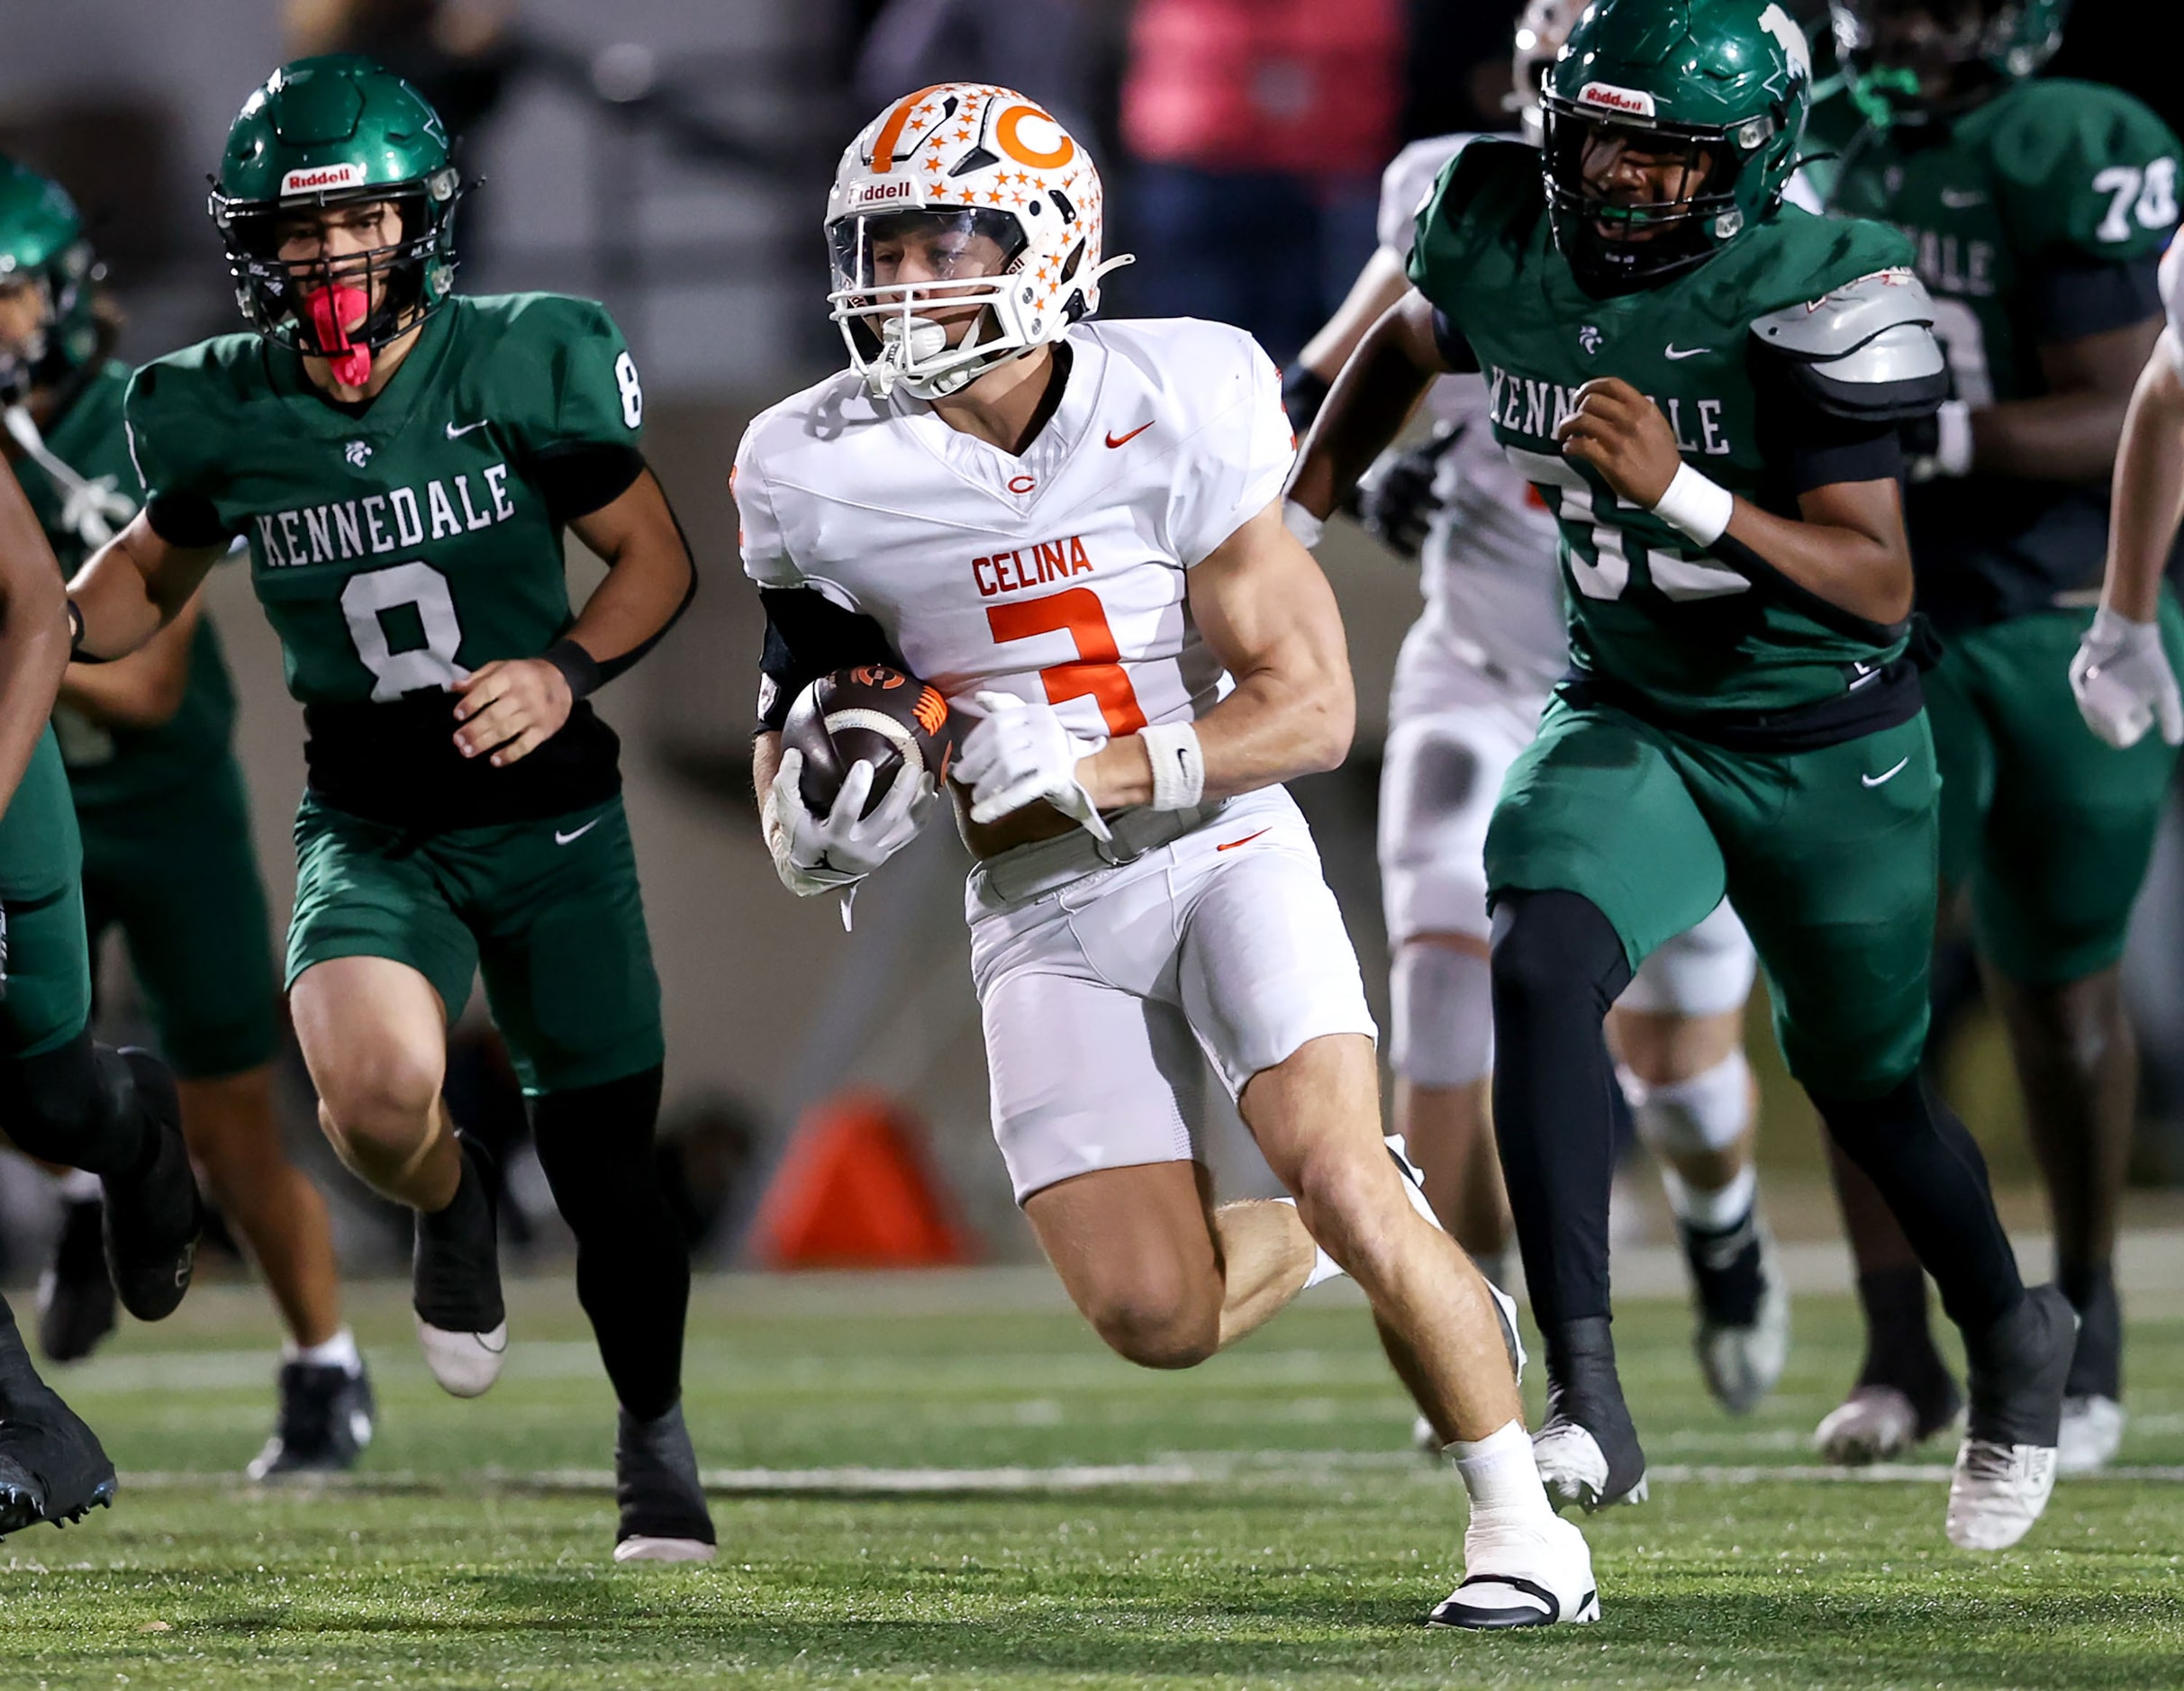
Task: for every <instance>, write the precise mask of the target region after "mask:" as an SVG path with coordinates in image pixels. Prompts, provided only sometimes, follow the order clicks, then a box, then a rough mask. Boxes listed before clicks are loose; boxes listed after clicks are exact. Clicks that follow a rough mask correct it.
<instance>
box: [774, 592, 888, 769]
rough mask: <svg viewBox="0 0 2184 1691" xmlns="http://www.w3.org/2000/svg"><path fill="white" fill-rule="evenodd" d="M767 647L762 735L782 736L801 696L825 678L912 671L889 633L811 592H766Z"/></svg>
mask: <svg viewBox="0 0 2184 1691" xmlns="http://www.w3.org/2000/svg"><path fill="white" fill-rule="evenodd" d="M758 602H759V603H760V604H762V605H764V606H765V607H766V646H765V648H764V649H763V650H762V651H761V652H760V653H759V656H758V674H759V677H760V679H759V683H758V730H759V732H760V733H766V732H767V731H769V730H771V731H773V732H776V733H778V732H779V731H780V728H781V725H782V724H783V723H784V722H786V721H787V720H788V719H789V707H790V706H791V705H792V704H793V703H795V702H796V695H797V694H798V693H800V692H802V691H803V690H804V689H805V688H806V687H809V686H810V685H811V683H813V682H815V681H817V680H818V679H819V678H820V676H821V675H831V674H833V673H834V672H835V671H836V670H838V669H851V668H854V667H856V665H859V664H885V665H889V666H890V667H892V668H894V669H900V670H902V671H904V672H905V673H907V672H908V670H909V665H906V664H904V663H903V661H902V658H901V657H900V656H897V654H896V652H895V649H894V647H893V646H891V645H889V644H888V639H887V632H886V630H885V629H884V628H881V627H880V625H879V624H878V623H877V622H875V621H874V620H873V619H871V618H870V617H868V616H865V614H864V613H863V612H861V611H856V610H843V609H842V608H841V606H839V605H838V604H836V603H835V602H834V601H832V600H830V599H829V598H828V597H827V596H826V595H825V594H823V593H821V592H819V591H818V590H817V589H815V588H811V587H762V588H760V589H759V590H758Z"/></svg>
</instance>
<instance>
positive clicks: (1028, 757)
mask: <svg viewBox="0 0 2184 1691" xmlns="http://www.w3.org/2000/svg"><path fill="white" fill-rule="evenodd" d="M977 699H978V704H979V707H980V709H982V710H984V711H985V713H986V715H985V720H983V722H981V723H979V724H978V726H977V727H975V728H973V729H972V730H971V731H970V733H969V734H967V735H965V737H964V741H963V745H962V747H961V748H960V749H959V750H958V751H957V752H956V767H955V769H954V771H953V772H952V773H954V775H955V778H956V780H957V781H959V782H964V783H965V785H967V786H968V787H969V788H970V789H971V820H972V821H974V822H992V821H995V820H997V819H998V818H1001V817H1004V816H1007V815H1008V814H1009V813H1010V811H1012V810H1020V809H1023V808H1024V807H1025V806H1026V805H1028V804H1031V803H1034V802H1035V801H1037V800H1040V799H1044V800H1047V803H1048V804H1051V805H1052V806H1054V808H1055V809H1057V810H1059V811H1060V812H1061V813H1062V814H1063V815H1064V816H1066V817H1069V818H1073V819H1074V821H1075V822H1076V823H1077V825H1078V826H1079V827H1083V828H1084V829H1085V830H1086V831H1088V832H1089V833H1090V834H1091V835H1092V837H1093V838H1095V839H1101V840H1104V839H1110V838H1112V837H1113V836H1111V835H1110V834H1109V832H1108V831H1107V824H1106V823H1105V822H1103V821H1101V819H1100V812H1099V811H1098V810H1097V809H1094V808H1093V805H1092V795H1091V794H1090V793H1088V792H1086V791H1084V789H1083V786H1082V785H1081V784H1079V782H1078V781H1077V760H1078V759H1080V758H1083V757H1089V756H1091V755H1092V753H1094V752H1095V751H1097V750H1099V747H1098V746H1094V745H1093V744H1092V742H1091V741H1089V740H1081V739H1079V738H1077V737H1076V736H1075V735H1074V734H1072V733H1071V732H1070V731H1069V730H1068V729H1067V728H1064V727H1063V726H1062V719H1061V718H1060V717H1058V716H1056V714H1055V709H1054V707H1053V706H1052V705H1050V704H1047V703H1045V702H1041V703H1038V704H1026V703H1025V702H1024V701H1022V700H1021V699H1019V698H1018V697H1017V696H1016V695H1015V694H1014V693H1007V692H982V693H980V694H978V695H977Z"/></svg>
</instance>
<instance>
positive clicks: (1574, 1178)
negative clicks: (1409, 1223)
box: [1492, 891, 1630, 1370]
mask: <svg viewBox="0 0 2184 1691" xmlns="http://www.w3.org/2000/svg"><path fill="white" fill-rule="evenodd" d="M1492 958H1493V992H1494V1129H1495V1139H1496V1141H1497V1144H1498V1147H1499V1150H1500V1156H1501V1172H1502V1178H1503V1180H1505V1181H1506V1182H1507V1183H1508V1186H1509V1209H1510V1212H1511V1214H1512V1215H1514V1216H1515V1217H1516V1221H1517V1243H1518V1249H1519V1250H1520V1251H1521V1252H1522V1253H1523V1257H1524V1273H1525V1284H1526V1286H1527V1289H1529V1292H1530V1295H1531V1299H1532V1312H1533V1314H1534V1316H1536V1318H1537V1320H1538V1322H1539V1325H1540V1331H1541V1332H1542V1333H1543V1334H1545V1335H1546V1337H1547V1345H1548V1357H1549V1364H1550V1367H1553V1365H1554V1357H1555V1354H1556V1352H1557V1348H1558V1334H1559V1333H1560V1331H1561V1328H1562V1325H1563V1324H1566V1323H1576V1322H1586V1321H1591V1320H1596V1319H1599V1320H1604V1319H1605V1318H1606V1316H1607V1315H1608V1194H1609V1187H1610V1185H1611V1184H1612V1183H1613V1181H1614V1179H1615V1119H1616V1117H1615V1110H1616V1099H1617V1098H1618V1089H1617V1086H1616V1078H1615V1065H1614V1063H1612V1062H1611V1061H1610V1060H1609V1055H1608V1042H1607V1039H1606V1037H1605V1036H1604V1035H1603V1034H1602V1032H1601V1024H1602V1022H1603V1020H1604V1019H1605V1018H1606V1017H1607V1014H1608V1007H1609V1005H1610V1004H1612V1003H1614V1002H1615V1000H1616V995H1617V994H1618V993H1619V992H1621V991H1622V990H1623V989H1624V988H1625V987H1626V986H1627V985H1628V984H1629V982H1630V965H1629V964H1628V963H1627V962H1626V961H1625V959H1624V955H1623V942H1622V940H1621V939H1619V938H1618V936H1617V935H1616V931H1615V929H1614V928H1613V927H1610V926H1609V921H1608V918H1606V917H1605V916H1603V915H1601V914H1600V912H1599V909H1598V908H1597V907H1596V906H1595V905H1593V904H1592V902H1591V901H1590V900H1587V899H1584V898H1581V897H1580V896H1579V895H1578V894H1576V893H1574V892H1562V891H1548V892H1508V893H1504V894H1503V895H1502V896H1501V898H1500V901H1499V902H1498V903H1497V905H1496V907H1495V910H1494V934H1493V947H1492ZM1609 1366H1610V1369H1611V1370H1612V1363H1610V1365H1609Z"/></svg>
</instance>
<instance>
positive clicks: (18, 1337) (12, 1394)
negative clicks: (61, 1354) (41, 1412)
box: [0, 1298, 51, 1420]
mask: <svg viewBox="0 0 2184 1691" xmlns="http://www.w3.org/2000/svg"><path fill="white" fill-rule="evenodd" d="M50 1389H51V1388H50V1387H48V1386H47V1385H46V1383H45V1381H44V1380H42V1379H40V1378H39V1377H38V1369H37V1366H36V1364H34V1363H33V1362H32V1361H31V1352H30V1347H29V1346H28V1345H26V1344H24V1343H23V1333H22V1330H21V1329H20V1328H18V1327H17V1326H16V1325H15V1312H14V1310H13V1309H11V1308H10V1307H8V1301H7V1299H6V1298H0V1420H5V1419H6V1412H7V1411H8V1410H9V1409H10V1408H11V1407H13V1406H15V1405H18V1404H20V1403H23V1401H24V1400H25V1399H27V1398H32V1397H44V1396H45V1395H46V1393H47V1392H48V1391H49V1390H50Z"/></svg>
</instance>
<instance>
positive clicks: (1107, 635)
mask: <svg viewBox="0 0 2184 1691" xmlns="http://www.w3.org/2000/svg"><path fill="white" fill-rule="evenodd" d="M986 622H987V625H988V626H989V627H991V628H992V630H993V638H994V639H995V640H996V641H1000V642H1002V643H1006V642H1008V641H1010V640H1029V639H1030V638H1033V637H1034V636H1036V635H1041V634H1058V633H1061V632H1062V631H1064V630H1067V632H1068V634H1069V637H1070V638H1071V639H1073V640H1074V641H1075V642H1076V647H1077V656H1076V661H1075V662H1074V663H1069V664H1054V665H1049V666H1048V667H1047V668H1045V669H1043V670H1041V671H1039V681H1040V683H1042V684H1043V685H1044V686H1045V687H1046V689H1047V703H1048V704H1056V705H1058V704H1060V703H1062V702H1063V701H1065V700H1069V699H1086V698H1089V699H1092V700H1094V701H1097V702H1098V704H1099V706H1100V715H1101V717H1102V718H1103V719H1105V720H1106V723H1107V733H1108V737H1109V738H1110V739H1116V740H1119V739H1120V738H1122V737H1123V736H1124V735H1126V734H1135V733H1137V730H1138V729H1139V728H1143V727H1145V712H1144V710H1141V709H1139V708H1138V704H1137V689H1136V688H1134V687H1132V686H1131V685H1130V678H1129V676H1128V674H1127V673H1126V672H1125V671H1124V669H1123V667H1122V661H1121V660H1122V653H1121V651H1120V649H1119V647H1117V646H1116V645H1115V635H1114V630H1113V629H1111V628H1109V627H1108V625H1107V607H1106V606H1104V605H1102V604H1101V602H1100V595H1099V594H1097V593H1095V592H1092V589H1091V588H1089V587H1072V588H1070V589H1068V590H1067V591H1066V592H1058V593H1049V594H1047V597H1046V598H1044V599H1028V600H1024V601H1020V602H1019V603H1016V604H1008V605H989V606H987V607H986Z"/></svg>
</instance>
